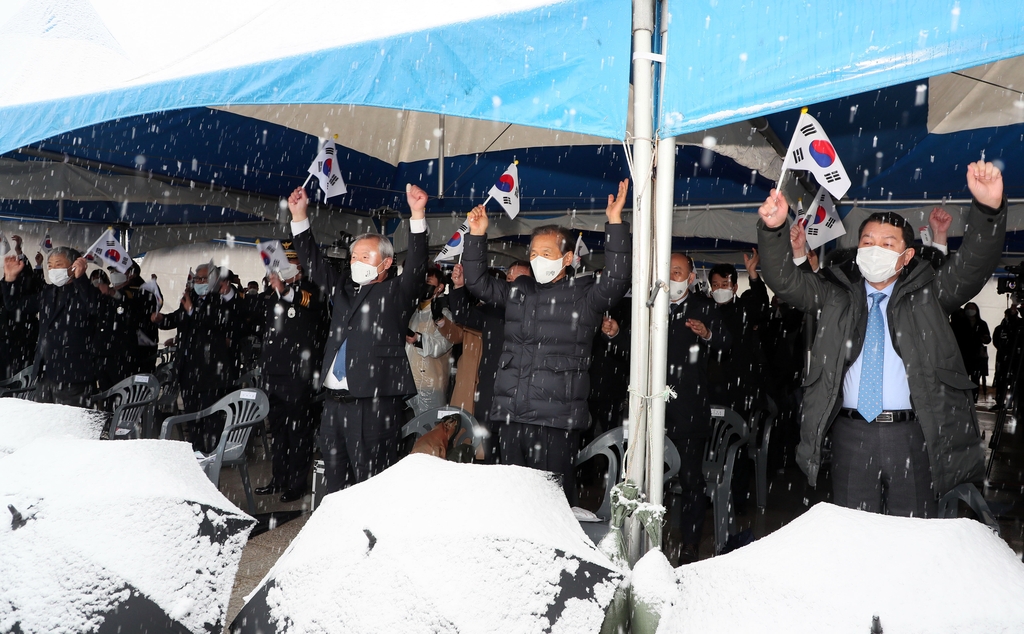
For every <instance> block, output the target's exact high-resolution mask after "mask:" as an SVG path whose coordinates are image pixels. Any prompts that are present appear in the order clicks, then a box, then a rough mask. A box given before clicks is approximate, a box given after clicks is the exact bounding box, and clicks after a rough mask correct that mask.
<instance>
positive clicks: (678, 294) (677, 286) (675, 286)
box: [668, 280, 690, 302]
mask: <svg viewBox="0 0 1024 634" xmlns="http://www.w3.org/2000/svg"><path fill="white" fill-rule="evenodd" d="M689 290H690V283H689V282H677V281H675V280H669V281H668V299H669V301H672V302H678V301H679V300H681V299H682V298H684V297H686V293H687V292H689Z"/></svg>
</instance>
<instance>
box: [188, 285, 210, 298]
mask: <svg viewBox="0 0 1024 634" xmlns="http://www.w3.org/2000/svg"><path fill="white" fill-rule="evenodd" d="M192 290H194V291H195V292H196V295H198V296H200V297H203V296H205V295H206V294H207V293H209V292H210V285H209V284H193V285H192Z"/></svg>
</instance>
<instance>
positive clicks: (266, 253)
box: [258, 240, 288, 275]
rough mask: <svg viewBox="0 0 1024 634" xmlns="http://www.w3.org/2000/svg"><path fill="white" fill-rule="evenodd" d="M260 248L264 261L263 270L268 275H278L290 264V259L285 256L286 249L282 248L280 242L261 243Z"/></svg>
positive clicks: (261, 257)
mask: <svg viewBox="0 0 1024 634" xmlns="http://www.w3.org/2000/svg"><path fill="white" fill-rule="evenodd" d="M258 247H259V251H260V259H261V260H263V268H264V269H266V270H267V274H268V275H269V274H270V273H277V272H278V271H280V270H281V269H282V268H284V266H285V265H286V264H288V257H287V256H286V255H285V252H284V247H283V246H281V241H280V240H270V241H269V242H261V243H259V245H258Z"/></svg>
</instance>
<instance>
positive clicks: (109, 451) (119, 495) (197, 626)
mask: <svg viewBox="0 0 1024 634" xmlns="http://www.w3.org/2000/svg"><path fill="white" fill-rule="evenodd" d="M8 505H10V506H12V507H14V509H15V510H16V511H17V512H18V513H19V514H20V515H21V517H22V523H21V524H20V525H18V524H19V522H17V520H16V519H14V518H13V512H11V511H9V509H8ZM0 512H2V513H3V516H0V632H8V631H12V630H13V631H21V632H23V633H24V634H29V633H37V632H38V633H44V632H45V633H48V634H49V633H63V632H68V633H71V632H88V631H95V630H96V629H97V627H98V626H99V625H100V624H101V623H102V622H103V621H104V620H105V617H106V616H107V615H109V614H110V613H111V612H112V611H113V609H114V607H115V606H117V605H118V603H120V602H121V601H124V600H126V599H127V598H128V596H129V595H130V594H133V590H134V591H135V592H134V594H141V595H143V596H144V597H146V598H147V599H148V600H151V601H152V602H155V603H156V604H157V605H158V606H159V607H160V608H161V609H163V610H164V611H165V612H166V613H167V614H169V615H170V616H171V617H172V618H174V619H175V620H177V621H178V622H180V623H181V624H182V625H184V626H186V627H187V628H188V629H189V630H190V631H192V632H197V633H199V632H207V631H212V630H214V629H216V628H217V627H218V625H222V623H223V620H224V616H225V612H226V610H227V603H228V599H229V597H230V593H231V587H232V584H233V583H234V578H235V572H236V571H237V569H238V563H239V560H240V559H241V554H242V548H243V546H244V545H245V542H246V538H247V536H248V533H249V530H250V529H251V527H252V523H253V520H252V519H251V518H248V517H247V516H246V515H245V514H244V513H242V512H241V511H240V510H239V509H238V508H236V507H235V506H234V505H232V504H231V503H230V502H229V501H228V500H227V499H226V498H225V497H224V496H223V495H221V493H220V492H219V491H218V490H217V489H216V487H214V486H213V484H212V483H211V482H210V480H209V479H208V478H207V477H206V475H204V474H203V472H202V471H201V470H200V469H199V467H198V465H197V464H196V460H195V458H194V457H193V455H192V450H191V448H190V447H189V446H188V445H187V444H185V443H180V442H173V441H158V440H119V441H95V440H93V441H89V440H68V439H56V438H47V439H41V440H37V441H35V442H33V443H31V444H29V445H28V446H26V447H24V448H22V449H20V450H18V451H16V452H14V453H12V454H10V455H8V456H6V457H3V458H0ZM3 517H6V518H7V519H3ZM12 519H13V520H14V521H12ZM16 624H17V627H15V626H16Z"/></svg>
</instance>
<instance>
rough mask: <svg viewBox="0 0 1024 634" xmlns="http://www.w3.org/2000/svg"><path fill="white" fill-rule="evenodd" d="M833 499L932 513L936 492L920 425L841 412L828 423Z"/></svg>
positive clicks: (880, 509) (890, 511)
mask: <svg viewBox="0 0 1024 634" xmlns="http://www.w3.org/2000/svg"><path fill="white" fill-rule="evenodd" d="M832 494H833V498H834V501H835V503H836V504H838V505H840V506H845V507H847V508H856V509H862V510H865V511H869V512H871V513H885V514H887V515H899V516H902V517H935V512H936V502H935V492H934V491H933V490H932V474H931V467H930V466H929V463H928V451H927V449H926V447H925V440H924V434H923V433H922V432H921V425H920V424H919V423H918V422H917V421H916V420H910V421H905V422H902V423H879V422H873V423H869V422H867V421H863V420H857V419H853V418H847V417H845V416H839V417H838V418H836V420H835V422H834V423H833V424H832Z"/></svg>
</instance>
